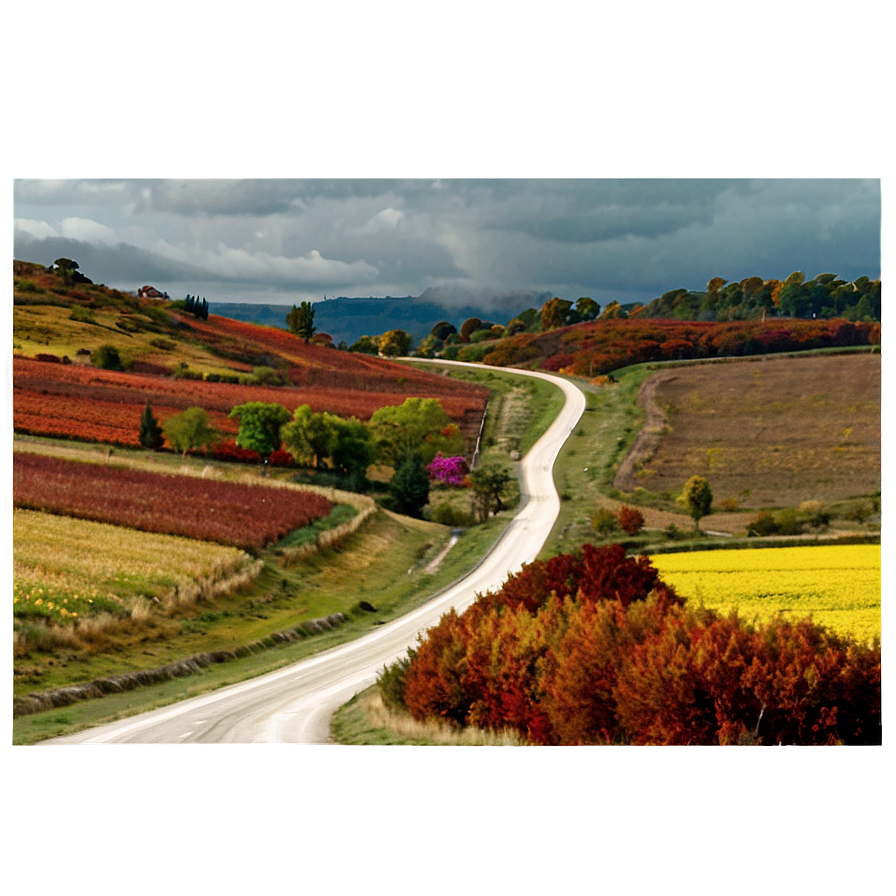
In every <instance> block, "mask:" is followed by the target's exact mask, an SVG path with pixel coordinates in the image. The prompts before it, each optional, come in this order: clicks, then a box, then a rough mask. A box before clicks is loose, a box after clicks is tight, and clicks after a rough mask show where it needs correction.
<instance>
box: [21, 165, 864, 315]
mask: <svg viewBox="0 0 896 896" xmlns="http://www.w3.org/2000/svg"><path fill="white" fill-rule="evenodd" d="M14 217H15V230H14V255H15V257H16V258H18V259H20V260H23V261H32V262H38V263H40V264H44V265H49V264H51V263H52V262H53V261H54V260H55V259H56V258H58V257H68V258H73V259H75V260H76V261H77V262H78V263H79V264H80V267H81V270H82V272H83V273H84V274H86V275H87V276H88V277H90V278H91V279H92V280H94V281H95V282H98V283H105V284H106V285H108V286H112V287H116V288H119V289H123V290H129V291H133V290H136V289H137V288H138V287H140V286H143V285H144V284H149V285H152V286H155V287H157V288H158V289H161V290H163V291H167V292H168V293H169V295H170V296H171V297H172V298H183V296H184V295H186V294H187V293H190V294H192V295H200V296H204V297H206V298H207V299H208V300H209V302H248V303H269V304H286V305H291V304H297V303H299V302H300V301H305V300H307V301H312V302H318V301H321V300H322V299H323V297H324V296H325V295H326V296H327V297H333V296H374V297H376V296H381V297H385V296H393V297H395V296H420V297H421V298H422V299H423V300H424V301H433V302H436V303H438V304H440V305H444V306H446V307H453V306H457V307H465V306H471V305H474V306H477V307H483V308H494V309H495V310H496V313H497V312H498V311H500V310H503V309H505V308H509V309H510V310H519V309H521V308H525V307H528V306H530V305H533V304H535V299H536V298H537V297H538V296H540V295H542V294H543V293H550V294H551V295H557V296H559V297H561V298H565V299H571V300H575V299H577V298H579V297H580V296H590V297H592V298H594V299H595V300H596V301H598V302H600V303H601V304H606V303H607V302H608V301H610V300H613V299H616V300H617V301H619V302H621V303H623V304H626V303H628V302H633V301H643V302H647V301H650V300H651V299H653V298H655V297H657V296H659V295H661V294H662V293H664V292H667V291H669V290H671V289H676V288H679V287H683V288H686V289H703V288H704V287H705V285H706V283H707V281H708V280H709V279H710V278H712V277H716V276H718V277H723V278H724V279H726V280H729V281H736V280H741V279H743V278H744V277H748V276H759V277H762V278H763V279H769V278H779V279H784V278H785V277H786V276H787V275H788V274H790V273H791V272H792V271H795V270H800V271H803V272H804V273H805V274H806V276H807V278H808V277H813V276H815V275H817V274H819V273H825V272H829V273H834V274H837V275H839V276H840V277H842V278H844V279H846V280H852V279H855V278H856V277H859V276H861V275H867V276H869V277H871V278H877V277H879V276H880V264H881V246H880V227H881V186H880V181H879V180H857V179H846V180H833V179H830V180H827V179H775V180H716V179H712V180H710V179H707V180H694V179H689V180H685V179H667V180H638V179H632V180H565V179H556V180H445V181H439V180H350V179H342V180H239V181H224V180H186V181H173V180H111V179H110V180H57V181H44V180H23V179H20V180H16V181H15V183H14Z"/></svg>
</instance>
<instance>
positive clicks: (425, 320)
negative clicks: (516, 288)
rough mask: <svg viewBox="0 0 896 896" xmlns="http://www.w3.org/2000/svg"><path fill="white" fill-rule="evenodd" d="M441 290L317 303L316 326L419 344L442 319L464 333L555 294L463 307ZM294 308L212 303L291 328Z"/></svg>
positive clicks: (336, 335) (346, 337)
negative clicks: (472, 324) (404, 337)
mask: <svg viewBox="0 0 896 896" xmlns="http://www.w3.org/2000/svg"><path fill="white" fill-rule="evenodd" d="M437 295H438V293H437V291H436V290H427V291H426V292H424V293H423V294H422V295H421V296H416V297H415V296H404V297H403V298H395V297H393V296H386V297H385V298H376V297H373V296H371V297H367V298H348V297H345V296H340V297H339V298H335V299H327V300H326V301H323V302H315V303H314V325H315V327H317V331H318V332H319V333H329V334H330V336H332V338H333V343H334V344H335V345H338V344H339V343H340V342H345V344H346V345H352V344H353V343H355V342H357V341H358V340H359V339H360V338H361V337H362V336H379V335H380V334H382V333H385V332H386V331H387V330H404V331H405V332H406V333H409V334H410V335H411V337H412V338H413V339H414V340H415V342H419V341H420V340H421V339H423V338H424V337H425V336H428V335H429V333H430V331H431V330H432V328H433V327H434V326H435V325H436V324H437V323H439V322H440V321H443V320H447V321H448V322H449V323H453V324H454V325H455V326H456V327H458V329H459V328H460V325H461V324H462V323H463V322H464V321H465V320H467V319H468V318H471V317H478V318H481V319H483V320H486V319H487V320H490V321H491V322H492V323H495V324H502V325H503V324H506V323H507V321H509V320H510V319H511V318H513V317H515V316H516V315H517V314H519V313H521V312H522V311H525V310H526V309H527V308H530V307H534V308H541V306H542V305H543V304H544V303H545V302H546V301H547V300H548V299H549V298H551V294H550V293H534V292H533V293H525V294H519V295H517V294H512V295H508V296H505V297H503V298H499V299H498V300H497V301H496V300H495V299H494V298H492V299H490V300H483V301H481V302H471V301H467V302H464V303H463V304H453V303H448V302H444V303H443V302H439V301H436V300H435V298H436V296H437ZM291 310H292V305H253V304H249V303H247V302H209V312H210V313H212V314H217V315H220V316H221V317H229V318H232V319H233V320H240V321H246V322H248V323H255V324H261V325H263V326H267V327H280V328H281V329H284V330H285V329H287V326H286V315H287V314H288V313H289V312H290V311H291Z"/></svg>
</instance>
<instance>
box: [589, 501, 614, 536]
mask: <svg viewBox="0 0 896 896" xmlns="http://www.w3.org/2000/svg"><path fill="white" fill-rule="evenodd" d="M618 526H619V520H617V519H616V516H615V514H614V513H613V511H612V510H610V509H608V508H607V507H598V509H597V510H596V511H595V512H594V513H593V514H592V515H591V528H592V529H594V531H595V532H598V533H599V534H600V535H610V534H612V533H613V532H615V531H616V529H617V527H618Z"/></svg>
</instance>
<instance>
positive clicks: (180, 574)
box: [13, 509, 249, 624]
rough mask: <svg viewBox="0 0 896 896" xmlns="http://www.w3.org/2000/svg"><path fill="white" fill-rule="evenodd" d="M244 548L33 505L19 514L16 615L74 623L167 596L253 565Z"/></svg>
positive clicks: (15, 534) (16, 528) (15, 537)
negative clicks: (45, 510) (60, 513)
mask: <svg viewBox="0 0 896 896" xmlns="http://www.w3.org/2000/svg"><path fill="white" fill-rule="evenodd" d="M248 560H249V558H248V556H247V555H246V554H245V553H244V552H243V551H241V550H238V549H237V548H231V547H224V546H220V545H213V544H208V543H205V542H199V541H195V540H194V539H190V538H180V537H176V536H172V535H151V534H148V533H145V532H138V531H136V530H134V529H125V528H123V527H121V526H112V525H108V524H106V523H94V522H89V521H87V520H75V519H70V518H69V517H63V516H53V515H51V514H47V513H39V512H37V511H32V510H20V509H16V510H14V511H13V613H14V615H15V616H17V617H20V618H23V617H29V616H31V617H34V616H41V617H44V618H45V619H47V620H48V621H52V622H54V623H57V624H66V623H72V622H74V621H76V620H78V619H80V618H84V617H86V616H90V615H95V614H97V613H99V612H102V611H108V612H111V613H115V614H119V615H124V614H127V613H129V612H131V609H132V606H133V604H134V603H135V602H136V601H139V600H140V599H141V598H143V599H147V598H149V599H151V598H158V599H160V600H164V599H165V598H166V597H167V596H170V595H171V593H172V592H173V591H174V589H176V588H183V587H184V586H186V585H187V584H188V583H192V582H195V581H196V580H200V579H205V580H209V579H211V580H215V581H217V580H219V579H221V578H223V577H225V576H228V575H230V574H232V573H235V572H236V571H238V570H239V569H241V568H242V567H243V566H245V564H246V563H247V562H248Z"/></svg>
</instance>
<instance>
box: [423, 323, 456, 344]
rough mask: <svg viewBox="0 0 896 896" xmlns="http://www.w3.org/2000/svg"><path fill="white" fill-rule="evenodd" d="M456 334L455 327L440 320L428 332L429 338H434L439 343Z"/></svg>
mask: <svg viewBox="0 0 896 896" xmlns="http://www.w3.org/2000/svg"><path fill="white" fill-rule="evenodd" d="M455 333H457V327H455V326H454V324H452V323H449V322H448V321H447V320H440V321H439V322H438V323H437V324H436V325H435V326H434V327H433V328H432V329H431V330H430V331H429V335H430V336H435V338H436V339H438V340H439V342H444V341H445V340H446V339H447V338H448V337H449V336H453V335H454V334H455Z"/></svg>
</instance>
